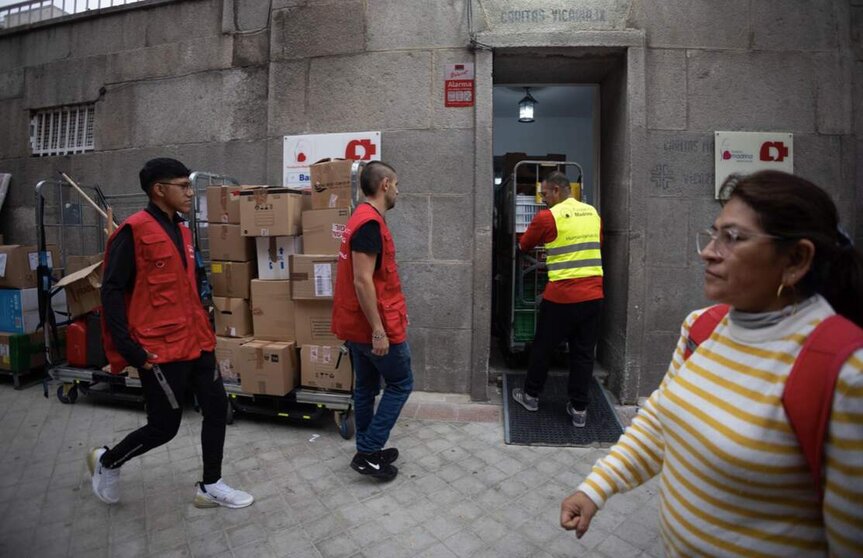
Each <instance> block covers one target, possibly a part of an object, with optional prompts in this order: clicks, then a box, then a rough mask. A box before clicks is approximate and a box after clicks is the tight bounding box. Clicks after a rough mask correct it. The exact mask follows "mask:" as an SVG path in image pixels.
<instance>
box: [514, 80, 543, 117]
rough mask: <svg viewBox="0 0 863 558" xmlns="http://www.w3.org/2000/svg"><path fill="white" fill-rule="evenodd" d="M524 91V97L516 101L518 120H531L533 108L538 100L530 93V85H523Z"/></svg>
mask: <svg viewBox="0 0 863 558" xmlns="http://www.w3.org/2000/svg"><path fill="white" fill-rule="evenodd" d="M524 93H525V95H524V98H523V99H522V100H521V101H519V102H518V121H519V122H533V109H534V107H535V106H536V103H538V102H539V101H537V100H536V99H534V98H533V96H532V95H531V94H530V87H525V88H524Z"/></svg>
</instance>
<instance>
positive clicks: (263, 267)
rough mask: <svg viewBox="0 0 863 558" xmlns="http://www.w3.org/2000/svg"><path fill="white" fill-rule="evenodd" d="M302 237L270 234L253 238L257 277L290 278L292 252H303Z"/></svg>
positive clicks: (270, 279)
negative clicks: (256, 260)
mask: <svg viewBox="0 0 863 558" xmlns="http://www.w3.org/2000/svg"><path fill="white" fill-rule="evenodd" d="M303 245H304V244H303V237H301V236H270V237H258V238H256V239H255V247H256V251H255V253H256V256H257V259H258V279H263V280H265V281H279V280H286V279H290V278H291V260H290V256H291V255H293V254H302V253H303Z"/></svg>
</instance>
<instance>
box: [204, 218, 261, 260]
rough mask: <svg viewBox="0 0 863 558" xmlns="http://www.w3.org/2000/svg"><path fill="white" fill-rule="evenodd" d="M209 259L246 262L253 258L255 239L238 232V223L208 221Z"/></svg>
mask: <svg viewBox="0 0 863 558" xmlns="http://www.w3.org/2000/svg"><path fill="white" fill-rule="evenodd" d="M207 238H208V239H209V242H210V260H223V261H230V262H248V261H252V260H254V259H255V240H254V239H253V238H251V237H248V236H243V235H241V234H240V225H229V224H225V223H210V224H209V225H208V226H207Z"/></svg>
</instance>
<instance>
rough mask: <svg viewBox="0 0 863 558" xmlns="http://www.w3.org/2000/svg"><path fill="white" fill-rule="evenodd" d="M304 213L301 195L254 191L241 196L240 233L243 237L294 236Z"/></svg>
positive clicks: (274, 190)
mask: <svg viewBox="0 0 863 558" xmlns="http://www.w3.org/2000/svg"><path fill="white" fill-rule="evenodd" d="M302 212H303V194H302V192H300V191H299V190H292V189H290V188H254V189H252V190H244V191H242V192H241V194H240V229H241V234H242V235H243V236H297V235H298V234H300V222H301V220H302Z"/></svg>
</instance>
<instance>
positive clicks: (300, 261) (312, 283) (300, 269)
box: [291, 254, 339, 300]
mask: <svg viewBox="0 0 863 558" xmlns="http://www.w3.org/2000/svg"><path fill="white" fill-rule="evenodd" d="M338 259H339V256H338V255H327V254H294V255H293V256H291V281H292V283H293V285H292V287H293V293H294V300H332V298H333V292H334V291H335V288H336V266H337V265H338Z"/></svg>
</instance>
